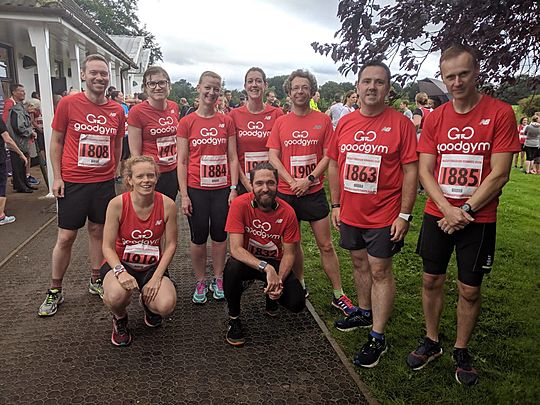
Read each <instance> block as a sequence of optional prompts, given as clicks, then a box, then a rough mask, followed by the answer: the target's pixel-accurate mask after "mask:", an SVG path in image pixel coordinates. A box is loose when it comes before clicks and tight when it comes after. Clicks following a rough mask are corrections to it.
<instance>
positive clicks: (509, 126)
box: [493, 105, 521, 153]
mask: <svg viewBox="0 0 540 405" xmlns="http://www.w3.org/2000/svg"><path fill="white" fill-rule="evenodd" d="M495 123H496V125H497V127H496V128H495V137H494V139H493V153H503V152H519V151H520V150H521V145H520V143H519V136H518V130H517V123H516V115H515V114H514V111H513V110H512V107H510V106H509V105H505V106H504V108H503V109H501V115H500V118H499V117H497V119H496V120H495Z"/></svg>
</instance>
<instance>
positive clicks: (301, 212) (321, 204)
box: [277, 188, 330, 222]
mask: <svg viewBox="0 0 540 405" xmlns="http://www.w3.org/2000/svg"><path fill="white" fill-rule="evenodd" d="M277 195H278V197H279V198H281V199H282V200H284V201H285V202H286V203H288V204H289V205H290V206H291V207H293V209H294V212H295V213H296V218H297V219H298V221H308V222H313V221H319V220H321V219H324V218H326V217H328V214H329V213H330V208H329V207H328V200H327V199H326V193H325V191H324V188H322V189H320V190H319V191H317V192H315V193H312V194H307V195H304V196H302V197H297V196H295V195H290V194H283V193H279V192H278V193H277Z"/></svg>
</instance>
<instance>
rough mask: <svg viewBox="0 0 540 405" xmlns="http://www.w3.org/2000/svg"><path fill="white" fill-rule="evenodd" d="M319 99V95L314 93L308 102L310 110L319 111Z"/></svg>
mask: <svg viewBox="0 0 540 405" xmlns="http://www.w3.org/2000/svg"><path fill="white" fill-rule="evenodd" d="M320 99H321V93H319V92H318V91H316V92H315V94H314V95H313V97H311V100H309V108H311V109H312V110H314V111H321V110H319V100H320Z"/></svg>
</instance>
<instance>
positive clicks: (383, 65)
mask: <svg viewBox="0 0 540 405" xmlns="http://www.w3.org/2000/svg"><path fill="white" fill-rule="evenodd" d="M368 67H380V68H383V69H384V71H385V72H386V76H388V84H390V80H391V79H392V73H391V72H390V68H389V67H388V65H387V64H386V63H384V62H381V61H380V60H369V61H367V62H366V63H364V65H363V66H362V67H361V68H360V71H359V72H358V81H360V76H362V73H363V72H364V70H366V69H367V68H368Z"/></svg>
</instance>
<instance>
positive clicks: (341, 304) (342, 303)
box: [332, 294, 358, 316]
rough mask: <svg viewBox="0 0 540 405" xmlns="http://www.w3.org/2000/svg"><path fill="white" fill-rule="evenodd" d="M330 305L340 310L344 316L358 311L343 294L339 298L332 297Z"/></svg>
mask: <svg viewBox="0 0 540 405" xmlns="http://www.w3.org/2000/svg"><path fill="white" fill-rule="evenodd" d="M332 305H333V306H334V307H336V308H337V309H339V310H341V312H343V315H345V316H349V315H351V314H352V313H353V312H356V311H358V307H355V306H354V305H353V303H352V302H351V300H350V299H349V297H347V296H346V295H345V294H343V295H342V296H341V297H339V298H333V299H332Z"/></svg>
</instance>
